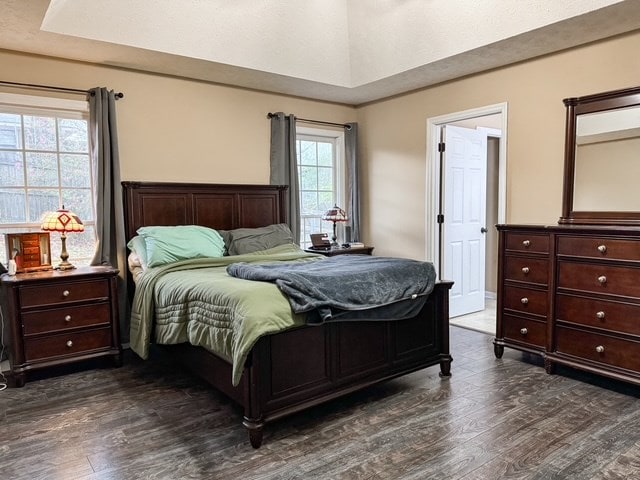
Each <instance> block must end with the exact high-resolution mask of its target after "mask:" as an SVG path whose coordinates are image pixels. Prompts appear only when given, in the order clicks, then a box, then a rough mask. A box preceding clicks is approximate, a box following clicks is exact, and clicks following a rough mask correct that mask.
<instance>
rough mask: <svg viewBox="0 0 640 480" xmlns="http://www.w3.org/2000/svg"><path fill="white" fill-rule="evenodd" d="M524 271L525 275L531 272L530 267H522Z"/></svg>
mask: <svg viewBox="0 0 640 480" xmlns="http://www.w3.org/2000/svg"><path fill="white" fill-rule="evenodd" d="M522 273H524V274H525V275H526V274H527V273H529V267H522Z"/></svg>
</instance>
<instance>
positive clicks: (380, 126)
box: [358, 33, 640, 258]
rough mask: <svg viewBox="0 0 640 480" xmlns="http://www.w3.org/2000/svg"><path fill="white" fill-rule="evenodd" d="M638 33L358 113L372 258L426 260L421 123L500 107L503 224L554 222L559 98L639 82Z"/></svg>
mask: <svg viewBox="0 0 640 480" xmlns="http://www.w3.org/2000/svg"><path fill="white" fill-rule="evenodd" d="M638 45H640V33H634V34H628V35H624V36H620V37H617V38H614V39H610V40H606V41H602V42H598V43H594V44H591V45H587V46H584V47H580V48H575V49H572V50H568V51H564V52H560V53H557V54H554V55H548V56H545V57H542V58H538V59H535V60H532V61H527V62H522V63H519V64H516V65H512V66H509V67H505V68H501V69H497V70H494V71H491V72H487V73H481V74H477V75H473V76H470V77H467V78H464V79H460V80H456V81H452V82H449V83H446V84H443V85H439V86H436V87H433V88H428V89H424V90H421V91H418V92H415V93H411V94H408V95H404V96H400V97H397V98H393V99H389V100H386V101H381V102H378V103H374V104H371V105H368V106H364V107H361V108H360V109H358V121H359V122H360V132H361V145H362V152H363V154H364V158H365V159H366V161H365V166H364V172H363V177H364V182H365V184H366V188H365V191H364V194H363V208H364V211H365V213H364V218H365V228H364V236H365V239H366V240H367V241H369V242H371V243H373V244H375V245H376V253H378V254H381V255H402V256H409V257H414V258H425V241H426V240H425V228H426V226H425V221H424V219H425V195H426V193H425V189H426V187H425V185H426V158H427V151H426V124H427V119H428V118H430V117H436V116H440V115H445V114H450V113H454V112H458V111H463V110H468V109H472V108H477V107H482V106H486V105H493V104H497V103H502V102H507V103H508V137H507V221H508V222H510V223H547V224H553V223H556V222H557V220H558V217H559V216H560V214H561V207H562V172H563V151H564V119H565V108H564V105H563V103H562V99H563V98H566V97H574V96H581V95H588V94H591V93H596V92H601V91H607V90H614V89H618V88H625V87H632V86H636V85H638V82H639V80H638V79H640V62H638V61H637V60H636V59H637V50H638Z"/></svg>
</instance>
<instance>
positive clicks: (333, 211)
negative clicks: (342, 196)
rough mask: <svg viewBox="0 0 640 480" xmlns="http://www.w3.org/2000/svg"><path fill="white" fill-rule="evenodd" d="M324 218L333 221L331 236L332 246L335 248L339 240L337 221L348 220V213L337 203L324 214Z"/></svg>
mask: <svg viewBox="0 0 640 480" xmlns="http://www.w3.org/2000/svg"><path fill="white" fill-rule="evenodd" d="M322 219H323V220H327V221H329V222H333V236H332V237H331V248H335V247H337V246H338V242H337V238H338V237H337V235H336V223H337V222H346V221H347V220H348V218H347V214H346V213H345V211H344V210H342V209H341V208H340V207H339V206H338V205H335V206H333V207H332V208H330V209H329V210H327V211H326V212H325V213H324V215H322Z"/></svg>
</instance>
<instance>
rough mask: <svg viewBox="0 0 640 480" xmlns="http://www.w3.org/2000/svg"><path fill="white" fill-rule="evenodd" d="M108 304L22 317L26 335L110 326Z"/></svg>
mask: <svg viewBox="0 0 640 480" xmlns="http://www.w3.org/2000/svg"><path fill="white" fill-rule="evenodd" d="M110 315H111V309H110V306H109V304H108V303H94V304H91V305H80V306H74V307H63V308H55V309H51V310H40V311H37V312H29V313H24V314H23V315H22V328H23V333H24V335H26V336H28V335H34V334H39V333H46V332H56V331H61V330H68V329H73V328H78V327H89V326H100V325H104V326H108V325H109V324H110V322H111V316H110Z"/></svg>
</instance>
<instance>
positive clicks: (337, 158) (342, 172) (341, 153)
mask: <svg viewBox="0 0 640 480" xmlns="http://www.w3.org/2000/svg"><path fill="white" fill-rule="evenodd" d="M301 140H306V141H316V142H318V141H321V142H328V143H331V144H332V146H333V149H332V151H333V170H334V178H333V203H334V204H337V205H339V206H340V207H341V208H342V209H343V210H345V211H347V215H348V214H349V212H348V210H347V205H346V204H345V199H346V193H347V171H346V162H345V134H344V130H330V129H326V128H314V127H306V126H305V127H300V126H296V143H297V142H298V141H301ZM298 153H299V152H298ZM296 162H297V158H296ZM298 181H299V182H300V171H298ZM300 191H301V192H302V189H301V188H300ZM322 213H324V212H321V214H322ZM321 214H320V215H321ZM315 217H317V215H303V214H302V196H300V230H301V232H300V233H301V235H300V246H301V247H302V248H306V247H307V246H308V245H310V244H311V239H310V238H304V237H303V230H304V220H305V218H315ZM320 225H321V227H320V232H310V233H324V232H327V233H329V234H330V235H331V234H332V233H333V224H332V223H331V222H326V221H324V220H321V223H320ZM337 229H338V237H343V234H344V232H343V230H344V225H342V224H338V225H337ZM343 238H344V237H343Z"/></svg>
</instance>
